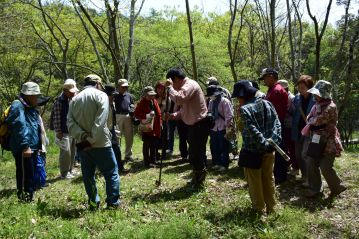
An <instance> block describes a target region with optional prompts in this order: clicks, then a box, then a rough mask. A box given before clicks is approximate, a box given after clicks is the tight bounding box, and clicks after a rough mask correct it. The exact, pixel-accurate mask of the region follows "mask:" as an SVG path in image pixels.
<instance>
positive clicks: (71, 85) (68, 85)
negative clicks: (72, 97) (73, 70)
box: [63, 79, 79, 93]
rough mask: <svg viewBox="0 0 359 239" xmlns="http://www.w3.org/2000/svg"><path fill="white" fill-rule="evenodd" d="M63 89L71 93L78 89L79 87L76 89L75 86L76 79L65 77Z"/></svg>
mask: <svg viewBox="0 0 359 239" xmlns="http://www.w3.org/2000/svg"><path fill="white" fill-rule="evenodd" d="M63 88H64V89H65V90H68V91H69V92H71V93H76V92H78V91H79V89H77V87H76V81H74V80H73V79H67V80H65V83H64V87H63Z"/></svg>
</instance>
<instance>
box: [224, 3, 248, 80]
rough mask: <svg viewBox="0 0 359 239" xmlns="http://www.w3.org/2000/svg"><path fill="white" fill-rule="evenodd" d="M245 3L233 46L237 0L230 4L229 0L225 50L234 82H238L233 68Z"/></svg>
mask: <svg viewBox="0 0 359 239" xmlns="http://www.w3.org/2000/svg"><path fill="white" fill-rule="evenodd" d="M247 3H248V0H245V2H244V4H243V6H242V9H241V12H240V20H239V22H240V23H239V29H238V32H237V36H236V39H235V40H234V44H233V26H234V24H235V21H236V20H237V11H239V9H238V0H234V2H232V0H230V3H229V10H230V13H231V19H230V23H229V30H228V41H227V48H228V54H229V59H230V62H229V65H230V67H231V72H232V76H233V80H234V82H237V81H238V76H237V73H236V68H235V67H236V62H237V52H238V45H239V40H240V36H241V32H242V28H243V15H244V10H245V8H246V5H247Z"/></svg>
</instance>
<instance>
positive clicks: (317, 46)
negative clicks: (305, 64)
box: [306, 0, 333, 80]
mask: <svg viewBox="0 0 359 239" xmlns="http://www.w3.org/2000/svg"><path fill="white" fill-rule="evenodd" d="M332 2H333V0H329V3H328V6H327V11H326V15H325V20H324V22H323V25H322V29H321V30H320V32H319V23H318V20H317V18H316V17H315V16H314V15H313V14H312V12H311V10H310V6H309V0H306V5H307V10H308V14H309V17H310V18H311V19H312V20H313V22H314V29H315V39H316V43H315V50H316V52H315V73H314V79H315V80H319V78H320V47H321V41H322V38H323V35H324V32H325V29H326V27H327V23H328V18H329V13H330V8H331V6H332Z"/></svg>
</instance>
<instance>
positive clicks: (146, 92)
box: [143, 86, 157, 95]
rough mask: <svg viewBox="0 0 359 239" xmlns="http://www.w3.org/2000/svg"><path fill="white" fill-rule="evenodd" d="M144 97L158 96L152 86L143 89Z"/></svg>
mask: <svg viewBox="0 0 359 239" xmlns="http://www.w3.org/2000/svg"><path fill="white" fill-rule="evenodd" d="M143 95H157V93H156V92H155V89H153V87H152V86H146V87H145V88H143Z"/></svg>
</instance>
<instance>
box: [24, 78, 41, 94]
mask: <svg viewBox="0 0 359 239" xmlns="http://www.w3.org/2000/svg"><path fill="white" fill-rule="evenodd" d="M21 94H23V95H41V91H40V86H39V85H38V84H36V83H35V82H32V81H29V82H25V83H24V84H23V85H22V87H21Z"/></svg>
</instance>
